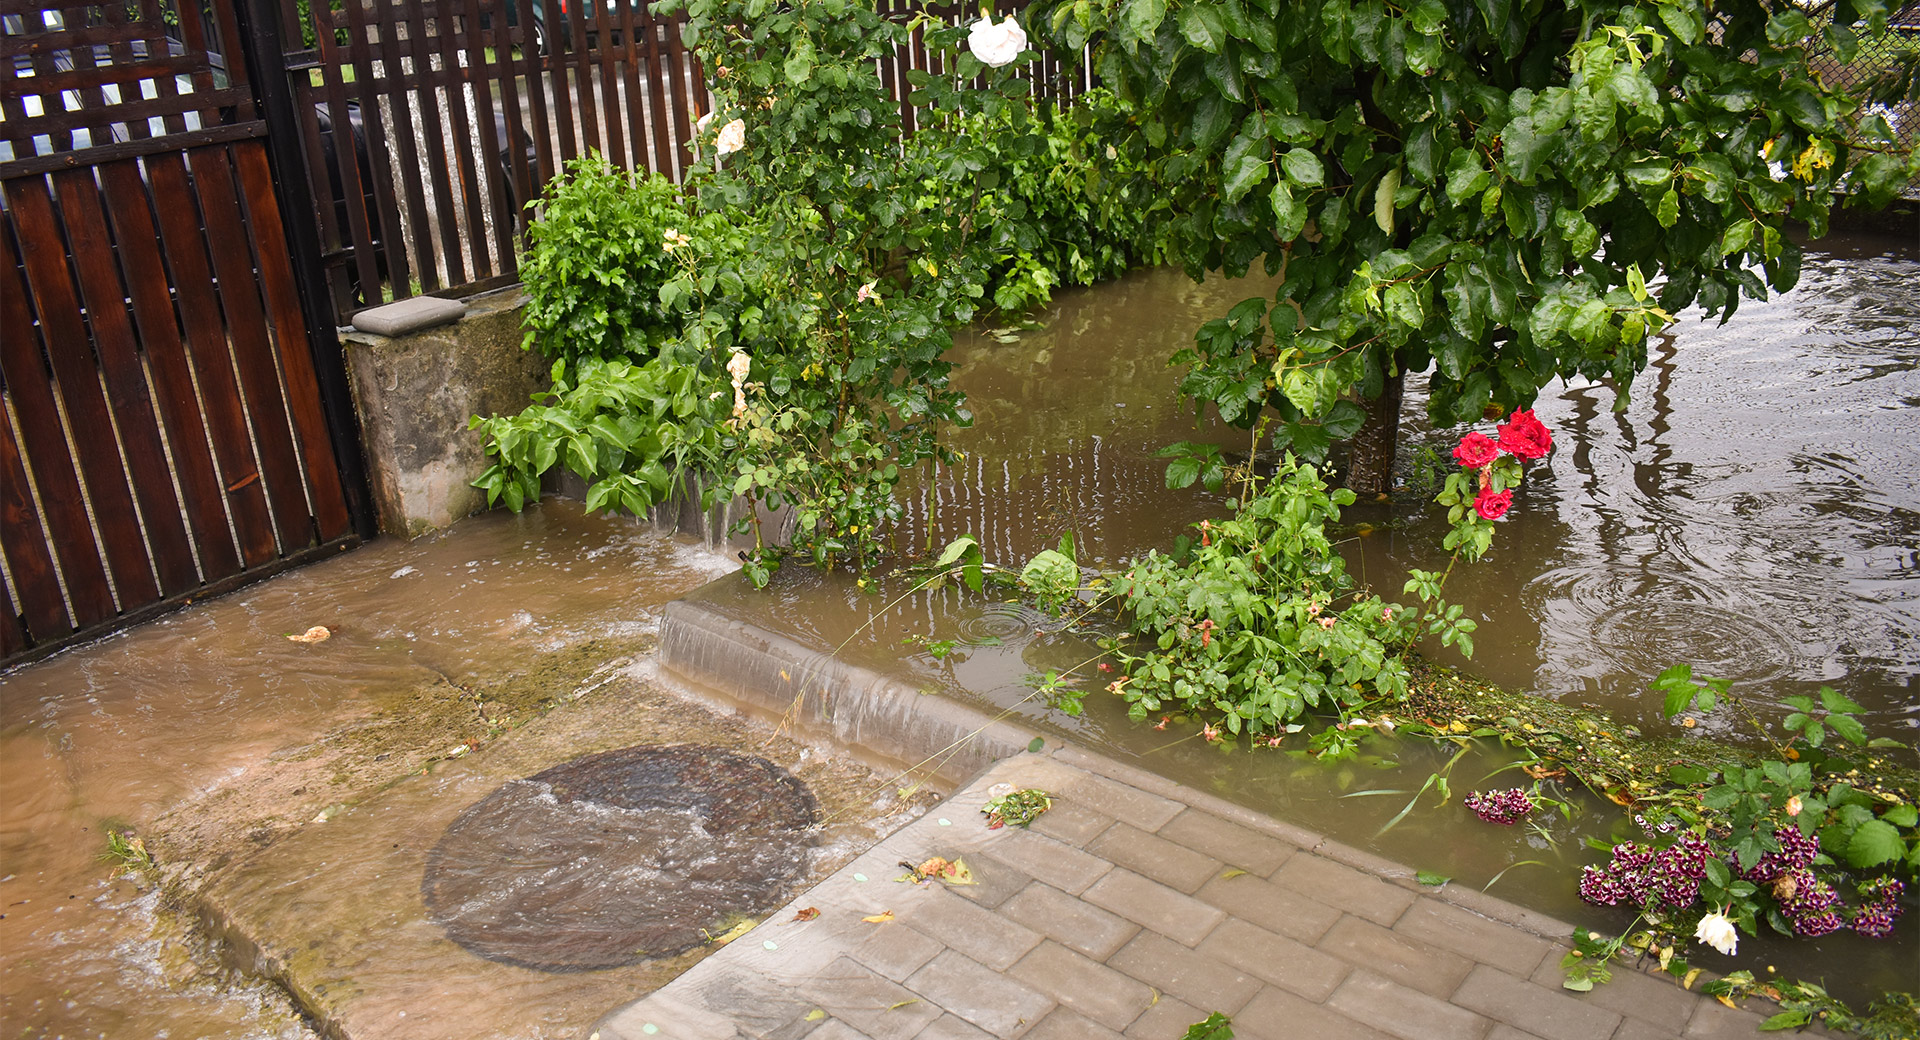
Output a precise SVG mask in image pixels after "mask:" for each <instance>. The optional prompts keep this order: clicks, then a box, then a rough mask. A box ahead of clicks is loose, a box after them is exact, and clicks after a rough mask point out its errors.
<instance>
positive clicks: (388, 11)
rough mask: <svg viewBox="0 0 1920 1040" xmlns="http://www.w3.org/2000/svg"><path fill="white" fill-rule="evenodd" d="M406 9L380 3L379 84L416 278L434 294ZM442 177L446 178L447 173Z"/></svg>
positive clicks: (436, 275)
mask: <svg viewBox="0 0 1920 1040" xmlns="http://www.w3.org/2000/svg"><path fill="white" fill-rule="evenodd" d="M356 6H357V5H355V4H352V3H349V4H348V5H347V11H348V13H349V14H351V13H352V12H353V10H354V8H355V7H356ZM400 6H401V0H375V4H374V8H373V10H374V13H375V15H376V16H377V17H378V21H377V22H376V24H377V25H378V27H379V29H380V55H381V57H380V72H379V82H381V83H383V84H384V85H385V86H386V101H387V108H388V113H389V118H391V119H392V120H393V143H394V145H395V146H396V147H397V148H398V149H399V154H398V155H397V156H395V157H394V164H393V167H392V169H393V171H394V175H395V176H397V177H399V178H400V184H401V186H402V187H403V188H404V189H405V193H406V199H407V214H408V218H409V220H408V223H409V224H410V225H411V227H410V228H409V229H408V230H410V231H412V232H413V234H412V236H411V237H412V240H413V249H414V252H413V273H414V276H415V277H416V278H417V279H418V280H419V282H420V284H421V286H422V287H423V288H425V289H426V290H427V291H428V292H432V291H433V290H435V289H438V288H440V270H439V266H438V265H437V264H436V263H435V262H434V249H433V236H431V235H429V234H428V233H427V227H428V209H427V198H426V193H425V189H424V188H423V187H422V186H421V175H422V172H423V168H424V167H425V166H426V165H428V161H427V159H426V157H425V156H423V155H421V154H420V153H419V152H418V150H416V149H415V147H414V142H416V141H421V140H424V138H422V137H420V136H419V135H418V134H416V133H415V132H414V126H413V99H412V95H411V94H410V93H409V92H408V89H407V73H406V63H407V60H408V59H407V58H405V57H403V56H402V54H401V51H402V47H401V40H400V39H399V36H400V29H401V16H400V12H399V8H400ZM408 32H409V36H408V40H407V41H406V42H407V43H409V44H412V45H414V46H413V49H414V50H416V51H417V50H418V49H419V48H418V46H417V41H416V40H414V39H413V37H412V30H408ZM414 64H415V66H416V68H417V67H418V64H419V62H418V59H414ZM372 90H373V87H372V82H371V81H370V82H369V85H368V88H367V91H368V94H369V95H371V93H372ZM368 102H370V103H372V104H373V105H374V106H376V107H377V106H378V104H379V102H378V101H375V100H374V99H373V98H372V97H368V98H367V102H363V108H362V112H364V111H365V107H364V105H365V104H366V103H368ZM435 140H438V138H435ZM435 165H437V164H435ZM442 176H444V173H443V174H442ZM401 248H404V247H403V246H402V244H401V243H400V242H395V243H392V244H391V245H389V246H388V247H387V252H388V254H389V255H391V254H393V253H395V252H397V251H398V250H400V249H401ZM389 284H390V285H392V287H393V298H394V299H396V300H399V299H404V298H405V297H408V296H412V295H413V288H412V286H411V285H403V284H401V282H400V281H399V278H398V276H395V277H394V279H393V280H392V281H391V282H390V283H389ZM367 302H368V303H374V302H375V301H374V300H373V298H372V297H371V296H369V297H368V298H367Z"/></svg>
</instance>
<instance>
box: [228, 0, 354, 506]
mask: <svg viewBox="0 0 1920 1040" xmlns="http://www.w3.org/2000/svg"><path fill="white" fill-rule="evenodd" d="M348 2H350V3H351V2H356V0H348ZM234 9H235V13H236V15H237V16H238V18H239V20H240V38H241V46H242V49H243V50H244V51H245V52H246V54H245V57H246V62H247V73H248V79H249V80H250V81H251V83H252V86H253V96H254V101H255V103H257V104H258V105H259V106H260V111H261V115H262V116H263V117H264V118H265V119H266V123H267V136H266V146H267V166H268V168H269V169H270V170H272V171H273V194H274V199H275V201H277V202H278V203H279V206H280V224H281V226H282V227H283V228H284V229H285V230H286V234H287V245H288V247H289V249H290V250H291V252H292V254H293V255H292V257H291V260H292V266H293V279H294V286H295V288H296V290H297V295H298V296H299V297H300V310H301V313H302V315H304V316H305V318H306V326H307V351H308V353H309V354H311V355H312V357H313V369H314V377H315V379H316V380H317V381H318V382H319V384H320V407H321V410H322V412H323V414H324V415H325V416H326V419H327V433H328V437H329V439H330V440H331V441H332V442H333V456H334V459H335V460H336V464H337V465H338V467H339V470H340V487H341V490H342V491H343V492H344V493H345V495H346V499H347V512H348V515H349V516H351V517H352V518H353V527H354V531H355V533H357V534H358V535H359V536H360V539H361V540H362V541H369V540H371V539H373V538H374V537H375V536H376V535H377V534H379V525H378V521H377V518H376V517H375V516H374V509H373V493H372V486H371V484H370V483H369V482H368V478H367V464H366V457H365V455H364V454H363V452H362V449H361V444H360V420H359V416H358V414H357V413H356V412H355V410H354V406H353V387H352V381H351V378H350V377H349V376H348V374H347V362H346V352H345V350H344V349H343V348H342V347H341V345H340V335H339V330H338V328H337V322H338V317H337V315H336V314H335V313H334V309H333V297H332V294H331V293H330V292H329V291H328V288H327V276H326V268H325V265H324V264H323V263H322V262H321V252H322V250H321V247H320V225H319V223H318V218H317V217H316V216H315V214H314V207H315V206H318V205H319V204H320V199H319V198H318V196H316V195H315V194H314V192H313V183H312V181H311V179H310V178H309V177H308V176H307V163H306V156H305V155H304V153H303V149H302V147H301V144H300V122H299V115H298V113H297V112H296V111H295V109H294V104H295V102H294V96H293V90H292V87H291V85H290V84H289V82H288V78H287V69H286V60H285V54H284V52H283V51H282V49H281V28H282V27H281V25H280V18H279V12H278V11H277V10H276V9H275V6H274V3H273V0H234Z"/></svg>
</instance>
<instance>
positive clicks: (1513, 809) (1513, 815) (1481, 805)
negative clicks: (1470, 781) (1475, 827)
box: [1465, 787, 1533, 825]
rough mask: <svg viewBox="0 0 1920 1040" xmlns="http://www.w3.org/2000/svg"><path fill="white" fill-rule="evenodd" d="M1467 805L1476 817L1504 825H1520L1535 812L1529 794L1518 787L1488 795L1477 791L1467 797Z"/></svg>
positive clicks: (1492, 792)
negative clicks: (1528, 815)
mask: <svg viewBox="0 0 1920 1040" xmlns="http://www.w3.org/2000/svg"><path fill="white" fill-rule="evenodd" d="M1465 804H1466V807H1467V808H1469V809H1472V810H1473V814H1474V815H1475V816H1478V817H1480V818H1481V819H1483V820H1485V821H1487V822H1488V823H1498V824H1502V825H1511V824H1515V823H1519V822H1520V821H1521V820H1522V819H1523V818H1525V817H1526V815H1527V814H1528V813H1530V812H1532V811H1533V799H1531V798H1528V797H1527V792H1526V791H1525V790H1523V789H1522V788H1518V787H1512V788H1508V789H1507V790H1505V791H1491V792H1488V793H1486V794H1482V793H1480V792H1479V791H1475V792H1473V793H1472V794H1470V795H1468V796H1467V797H1466V802H1465Z"/></svg>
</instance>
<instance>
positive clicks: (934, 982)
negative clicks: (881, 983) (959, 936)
mask: <svg viewBox="0 0 1920 1040" xmlns="http://www.w3.org/2000/svg"><path fill="white" fill-rule="evenodd" d="M907 988H908V989H910V990H913V991H914V992H915V993H918V994H919V995H921V996H922V997H924V998H926V1000H927V1002H928V1003H931V1004H933V1005H934V1006H936V1007H941V1008H945V1009H946V1010H947V1011H949V1012H952V1013H953V1014H956V1015H959V1016H960V1017H961V1018H964V1019H966V1020H967V1021H968V1022H971V1023H973V1024H974V1025H976V1026H979V1027H980V1028H981V1029H984V1030H986V1031H987V1032H989V1033H991V1034H993V1035H994V1036H998V1037H1009V1038H1010V1037H1016V1036H1020V1035H1022V1034H1024V1033H1025V1032H1026V1031H1027V1030H1028V1029H1030V1028H1032V1026H1033V1025H1034V1024H1035V1023H1037V1022H1039V1021H1040V1019H1041V1018H1042V1017H1043V1016H1045V1015H1046V1013H1047V1012H1049V1011H1052V1010H1053V1000H1052V999H1051V998H1049V997H1048V996H1047V995H1046V994H1044V993H1042V992H1040V991H1039V990H1037V989H1034V988H1033V987H1032V986H1029V985H1027V984H1025V983H1023V982H1021V981H1019V980H1018V979H1016V978H1014V977H1012V976H1010V975H1006V974H1003V973H1001V972H997V971H994V970H992V969H991V968H986V967H983V966H981V965H980V963H979V962H977V961H972V960H969V959H967V957H966V956H965V955H964V954H962V953H960V952H959V951H957V950H948V951H946V952H945V953H942V954H941V955H940V956H938V957H935V958H934V959H932V960H930V961H928V962H927V964H926V966H925V967H923V968H921V969H920V970H919V971H917V972H914V973H913V976H912V977H911V978H909V979H907ZM891 1035H894V1036H898V1035H900V1033H894V1034H891ZM907 1035H909V1036H910V1035H912V1034H910V1033H909V1034H907Z"/></svg>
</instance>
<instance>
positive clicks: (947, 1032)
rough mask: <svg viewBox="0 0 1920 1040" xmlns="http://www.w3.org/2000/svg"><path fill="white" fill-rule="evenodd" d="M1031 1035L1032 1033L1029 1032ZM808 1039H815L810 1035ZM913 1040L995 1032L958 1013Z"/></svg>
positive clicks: (969, 1038) (983, 1036)
mask: <svg viewBox="0 0 1920 1040" xmlns="http://www.w3.org/2000/svg"><path fill="white" fill-rule="evenodd" d="M1027 1035H1028V1036H1029V1037H1031V1036H1033V1034H1032V1033H1028V1034H1027ZM807 1040H813V1038H812V1037H808V1038H807ZM913 1040H993V1034H992V1033H989V1032H986V1031H984V1030H982V1029H980V1028H979V1027H978V1026H975V1025H973V1024H972V1023H970V1022H968V1021H967V1020H966V1019H964V1018H961V1017H960V1016H958V1015H941V1016H940V1017H939V1018H937V1019H934V1021H933V1024H932V1025H930V1026H928V1027H927V1028H925V1029H922V1030H921V1031H920V1032H918V1033H916V1034H914V1037H913Z"/></svg>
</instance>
